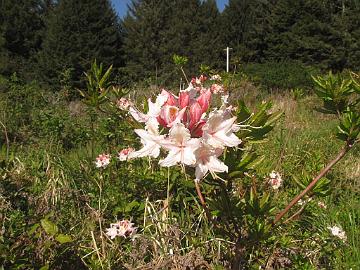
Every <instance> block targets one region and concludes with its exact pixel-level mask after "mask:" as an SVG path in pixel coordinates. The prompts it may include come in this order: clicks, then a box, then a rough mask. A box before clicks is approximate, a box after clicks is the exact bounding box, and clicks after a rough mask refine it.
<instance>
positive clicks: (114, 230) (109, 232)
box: [106, 226, 118, 239]
mask: <svg viewBox="0 0 360 270" xmlns="http://www.w3.org/2000/svg"><path fill="white" fill-rule="evenodd" d="M106 235H107V236H109V237H110V239H114V238H115V237H116V236H117V235H118V230H117V228H116V227H113V226H110V228H106Z"/></svg>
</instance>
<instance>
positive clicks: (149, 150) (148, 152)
mask: <svg viewBox="0 0 360 270" xmlns="http://www.w3.org/2000/svg"><path fill="white" fill-rule="evenodd" d="M135 133H136V134H137V135H138V136H139V137H140V138H141V142H142V144H143V148H141V149H140V150H138V151H135V152H131V153H130V154H129V156H128V159H131V158H139V157H147V156H149V157H154V158H157V157H158V156H159V154H160V147H161V145H160V143H161V141H162V140H163V139H164V136H162V135H153V134H150V133H149V132H147V131H146V130H143V129H135Z"/></svg>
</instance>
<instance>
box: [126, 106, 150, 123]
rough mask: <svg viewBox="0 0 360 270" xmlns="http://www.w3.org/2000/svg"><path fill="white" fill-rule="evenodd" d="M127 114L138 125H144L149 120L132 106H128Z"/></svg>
mask: <svg viewBox="0 0 360 270" xmlns="http://www.w3.org/2000/svg"><path fill="white" fill-rule="evenodd" d="M129 113H130V114H131V116H132V117H133V118H134V119H135V120H136V121H138V122H140V123H145V122H146V121H147V120H148V118H149V117H148V116H147V115H146V114H144V113H142V112H140V111H139V110H138V109H136V108H135V107H133V106H130V108H129Z"/></svg>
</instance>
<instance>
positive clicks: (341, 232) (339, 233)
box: [327, 226, 347, 241]
mask: <svg viewBox="0 0 360 270" xmlns="http://www.w3.org/2000/svg"><path fill="white" fill-rule="evenodd" d="M327 228H328V229H329V230H330V231H331V234H332V235H333V236H336V237H338V238H340V239H341V240H342V241H346V239H347V237H346V234H345V231H344V230H343V229H342V228H341V227H339V226H333V227H327Z"/></svg>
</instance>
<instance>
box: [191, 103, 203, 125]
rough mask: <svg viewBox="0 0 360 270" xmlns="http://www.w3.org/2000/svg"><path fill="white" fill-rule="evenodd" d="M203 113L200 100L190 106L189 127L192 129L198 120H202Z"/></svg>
mask: <svg viewBox="0 0 360 270" xmlns="http://www.w3.org/2000/svg"><path fill="white" fill-rule="evenodd" d="M201 115H202V108H201V106H200V104H199V102H194V103H193V104H191V106H190V124H189V129H192V128H193V127H194V126H195V124H196V123H197V122H199V121H200V119H201Z"/></svg>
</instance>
